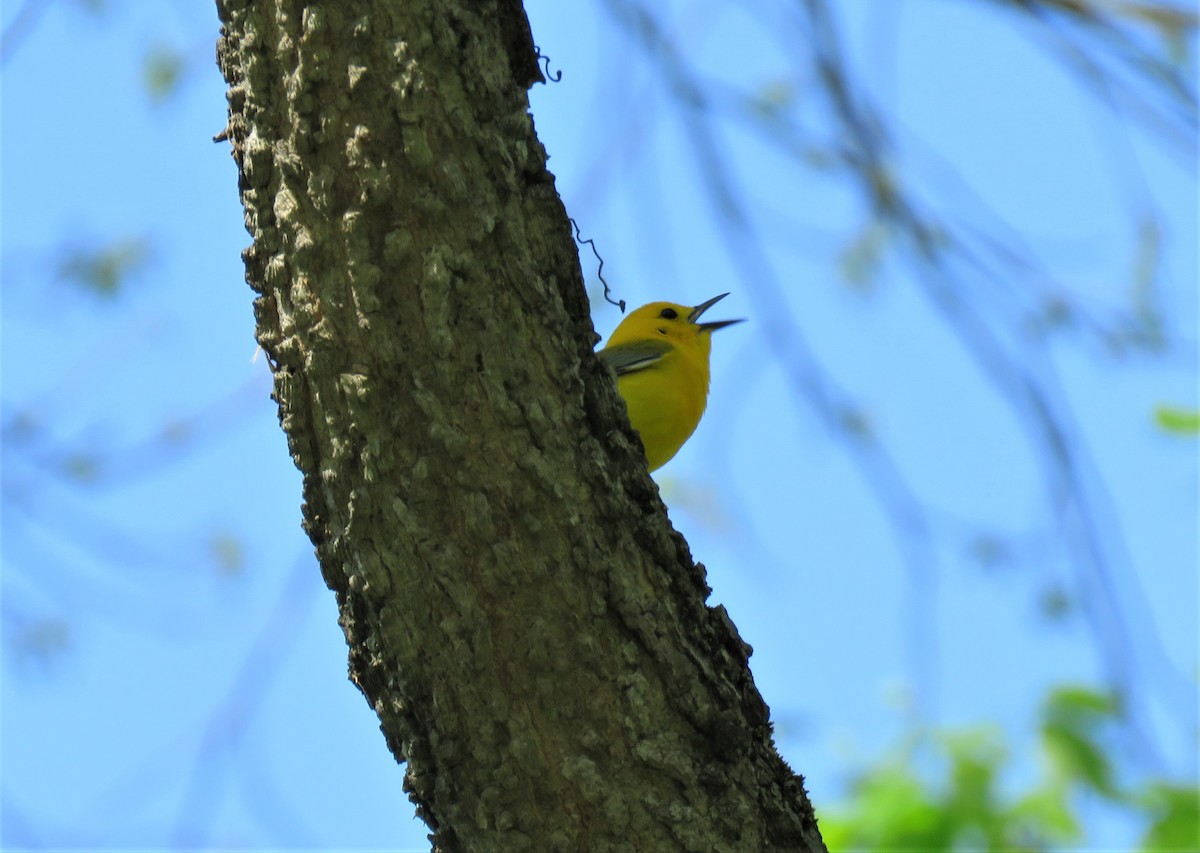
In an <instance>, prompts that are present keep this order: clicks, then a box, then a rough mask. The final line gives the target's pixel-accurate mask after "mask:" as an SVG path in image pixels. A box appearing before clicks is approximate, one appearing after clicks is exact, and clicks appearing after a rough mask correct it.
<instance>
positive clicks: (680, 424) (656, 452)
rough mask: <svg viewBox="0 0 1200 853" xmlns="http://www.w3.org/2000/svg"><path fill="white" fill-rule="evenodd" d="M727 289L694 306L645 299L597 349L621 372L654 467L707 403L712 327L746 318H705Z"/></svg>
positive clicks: (620, 383) (667, 457) (679, 443)
mask: <svg viewBox="0 0 1200 853" xmlns="http://www.w3.org/2000/svg"><path fill="white" fill-rule="evenodd" d="M728 295H729V294H728V293H722V294H721V295H720V296H714V297H713V298H712V299H709V300H708V301H707V302H701V303H700V304H699V305H696V306H693V307H688V306H686V305H678V304H676V303H674V302H651V303H650V304H649V305H643V306H642V307H641V308H638V309H636V310H634V311H631V312H630V314H629V316H628V317H626V318H625V319H624V320H622V321H621V322H620V324H619V325H618V326H617V328H616V329H614V330H613V333H612V335H611V336H610V337H609V339H608V342H607V343H606V344H605V345H604V348H603V349H601V350H599V351H598V352H597V353H596V354H597V355H598V356H600V360H601V361H603V362H604V363H605V364H607V365H608V366H609V367H610V368H612V370H613V372H615V373H616V375H617V390H618V391H619V392H620V393H621V396H622V397H623V398H624V399H625V408H626V409H627V410H628V412H629V422H630V423H631V424H632V425H633V428H634V429H635V430H637V432H638V435H639V436H640V437H641V439H642V447H643V449H644V450H645V453H646V462H647V463H648V465H649V466H650V470H651V471H657V470H658V469H659V468H661V467H662V466H663V465H666V464H667V463H668V462H670V461H671V459H672V458H673V457H674V456H675V454H676V453H678V452H679V448H681V447H683V443H684V442H685V441H687V440H688V439H689V438H691V435H692V433H693V432H695V431H696V426H697V425H698V424H699V423H700V417H701V415H703V414H704V409H705V407H706V406H707V405H708V380H709V367H708V361H709V354H710V353H711V352H712V333H713V332H715V331H716V330H717V329H723V328H725V327H726V326H732V325H733V324H734V323H740V322H742V320H717V321H714V322H710V323H701V322H700V317H701V316H702V315H703V314H704V312H705V311H707V310H708V309H709V308H711V307H712V306H713V305H715V304H716V303H718V302H720V301H721V300H722V299H724V298H725V297H726V296H728Z"/></svg>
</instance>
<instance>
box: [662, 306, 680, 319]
mask: <svg viewBox="0 0 1200 853" xmlns="http://www.w3.org/2000/svg"><path fill="white" fill-rule="evenodd" d="M658 316H660V317H662V318H663V319H664V320H677V319H678V318H679V315H678V314H677V313H675V309H674V308H664V309H663V310H662V313H660V314H659V315H658Z"/></svg>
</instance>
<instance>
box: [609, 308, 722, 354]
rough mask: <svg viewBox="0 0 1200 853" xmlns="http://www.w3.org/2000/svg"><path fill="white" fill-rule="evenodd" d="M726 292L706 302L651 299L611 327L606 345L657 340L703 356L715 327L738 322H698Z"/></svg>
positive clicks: (707, 349) (709, 346)
mask: <svg viewBox="0 0 1200 853" xmlns="http://www.w3.org/2000/svg"><path fill="white" fill-rule="evenodd" d="M728 295H729V294H728V293H722V294H721V295H720V296H714V297H713V298H712V299H710V300H708V301H707V302H701V303H700V304H699V305H696V306H694V307H688V306H687V305H677V304H675V303H674V302H651V303H650V304H649V305H643V306H642V307H641V308H638V309H636V310H634V311H631V312H630V313H629V316H628V317H626V318H625V319H624V320H622V321H621V323H620V325H618V326H617V328H616V329H615V330H613V333H612V336H611V337H610V338H609V339H608V343H607V345H606V346H609V347H611V346H614V345H617V344H623V343H630V342H631V341H645V340H661V341H666V342H668V343H671V344H674V345H675V346H676V347H679V348H680V349H682V350H684V351H688V350H695V349H696V348H698V349H699V351H700V352H702V353H703V354H704V356H705V358H706V359H707V357H708V354H709V353H710V352H711V351H712V333H713V332H715V331H716V330H717V329H723V328H725V327H726V326H732V325H733V324H734V323H740V322H742V321H741V320H716V321H713V322H711V323H701V322H700V317H701V315H702V314H704V312H705V311H707V310H708V309H709V308H711V307H712V306H714V305H716V304H717V303H718V302H720V301H721V300H722V299H724V298H725V297H726V296H728Z"/></svg>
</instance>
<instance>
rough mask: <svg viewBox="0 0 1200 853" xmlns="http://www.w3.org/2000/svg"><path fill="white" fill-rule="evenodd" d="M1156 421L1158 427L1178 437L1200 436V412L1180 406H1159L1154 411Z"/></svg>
mask: <svg viewBox="0 0 1200 853" xmlns="http://www.w3.org/2000/svg"><path fill="white" fill-rule="evenodd" d="M1154 421H1155V423H1157V424H1158V426H1159V427H1160V428H1161V429H1163V430H1165V431H1167V432H1172V433H1176V434H1178V435H1197V434H1200V411H1197V410H1196V409H1184V408H1181V407H1179V406H1159V407H1158V408H1156V409H1155V410H1154Z"/></svg>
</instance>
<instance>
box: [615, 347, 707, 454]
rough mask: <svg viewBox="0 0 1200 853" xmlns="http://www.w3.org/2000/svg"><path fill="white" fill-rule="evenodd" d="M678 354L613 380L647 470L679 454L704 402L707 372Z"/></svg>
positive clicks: (705, 398) (705, 400)
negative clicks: (643, 448) (639, 445)
mask: <svg viewBox="0 0 1200 853" xmlns="http://www.w3.org/2000/svg"><path fill="white" fill-rule="evenodd" d="M691 361H692V360H691V359H688V358H686V357H685V356H683V355H682V354H681V353H680V352H678V351H676V352H672V353H669V354H667V355H666V356H664V357H663V358H662V360H661V361H659V362H658V363H656V364H654V365H653V366H652V367H649V368H647V369H645V370H637V371H634V372H632V373H627V374H625V375H623V376H620V377H618V378H617V388H618V390H619V391H620V392H621V396H622V397H624V398H625V406H626V408H627V409H628V410H629V422H630V423H631V424H633V428H634V429H636V430H637V431H638V434H639V435H640V436H641V439H642V445H643V446H644V447H645V449H646V461H647V462H648V463H649V467H650V470H651V471H654V470H655V469H657V468H661V467H662V466H663V465H665V464H666V463H667V462H669V461H670V460H671V458H672V457H673V456H674V455H675V454H676V453H678V452H679V448H680V447H682V446H683V443H684V442H685V441H687V440H688V438H690V437H691V435H692V433H693V432H695V431H696V425H697V424H699V423H700V416H701V415H703V414H704V407H705V405H706V404H707V402H708V371H707V370H704V369H703V367H702V366H701V365H698V364H691V363H690V362H691Z"/></svg>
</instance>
